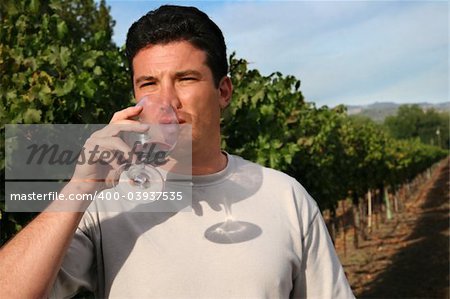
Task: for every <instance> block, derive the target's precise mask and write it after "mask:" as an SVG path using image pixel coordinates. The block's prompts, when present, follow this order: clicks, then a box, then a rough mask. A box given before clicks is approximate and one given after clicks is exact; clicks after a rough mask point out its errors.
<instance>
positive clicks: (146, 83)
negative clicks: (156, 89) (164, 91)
mask: <svg viewBox="0 0 450 299" xmlns="http://www.w3.org/2000/svg"><path fill="white" fill-rule="evenodd" d="M150 85H155V82H145V83H143V84H141V86H139V87H141V88H142V87H145V86H150Z"/></svg>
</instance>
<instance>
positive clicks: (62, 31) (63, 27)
mask: <svg viewBox="0 0 450 299" xmlns="http://www.w3.org/2000/svg"><path fill="white" fill-rule="evenodd" d="M68 31H69V29H68V28H67V24H66V22H64V20H59V21H58V25H56V32H57V34H58V38H59V39H62V38H63V37H64V36H65V35H66V34H67V32H68Z"/></svg>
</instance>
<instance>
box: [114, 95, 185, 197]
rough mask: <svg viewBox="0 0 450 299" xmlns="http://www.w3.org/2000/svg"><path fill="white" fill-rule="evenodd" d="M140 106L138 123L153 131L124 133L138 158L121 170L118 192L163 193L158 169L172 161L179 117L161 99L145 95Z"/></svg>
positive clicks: (123, 137)
mask: <svg viewBox="0 0 450 299" xmlns="http://www.w3.org/2000/svg"><path fill="white" fill-rule="evenodd" d="M136 106H141V107H143V109H142V111H141V113H140V114H139V116H138V119H137V120H138V121H139V122H140V123H143V124H148V125H149V130H148V131H146V132H144V133H137V132H129V131H126V132H122V133H121V137H122V139H123V140H124V142H125V143H126V144H127V145H128V146H130V148H131V149H132V150H131V153H132V154H134V155H136V159H135V162H134V163H126V164H124V165H123V166H122V167H121V168H119V170H118V171H117V174H116V179H115V180H114V183H115V184H114V189H115V190H116V191H119V192H133V191H140V192H142V191H145V192H161V191H162V190H163V189H164V178H163V176H162V174H161V172H160V171H159V170H158V169H157V168H158V167H159V166H162V165H164V164H165V163H166V162H167V161H168V159H169V154H170V152H171V151H172V150H173V149H174V147H175V145H176V143H177V139H178V133H179V123H178V119H177V115H176V113H175V111H174V109H173V107H172V106H171V105H170V104H168V103H166V102H165V101H163V100H162V99H161V98H159V97H158V96H144V97H143V98H141V99H140V100H139V101H138V103H137V105H136ZM123 194H127V193H123Z"/></svg>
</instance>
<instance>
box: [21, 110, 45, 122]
mask: <svg viewBox="0 0 450 299" xmlns="http://www.w3.org/2000/svg"><path fill="white" fill-rule="evenodd" d="M41 114H42V111H41V110H36V109H34V108H28V110H27V111H25V113H24V114H23V121H24V123H26V124H33V123H38V122H40V120H41Z"/></svg>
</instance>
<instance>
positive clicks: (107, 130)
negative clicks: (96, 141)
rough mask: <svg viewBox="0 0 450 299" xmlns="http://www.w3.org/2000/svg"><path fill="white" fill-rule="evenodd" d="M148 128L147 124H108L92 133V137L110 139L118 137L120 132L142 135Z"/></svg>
mask: <svg viewBox="0 0 450 299" xmlns="http://www.w3.org/2000/svg"><path fill="white" fill-rule="evenodd" d="M149 128H150V125H148V124H141V123H132V124H109V125H107V126H106V127H104V128H103V129H101V130H99V131H96V132H94V134H92V136H93V137H96V138H97V137H100V138H103V137H111V136H118V135H119V133H120V132H136V133H144V132H147V131H148V130H149Z"/></svg>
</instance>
